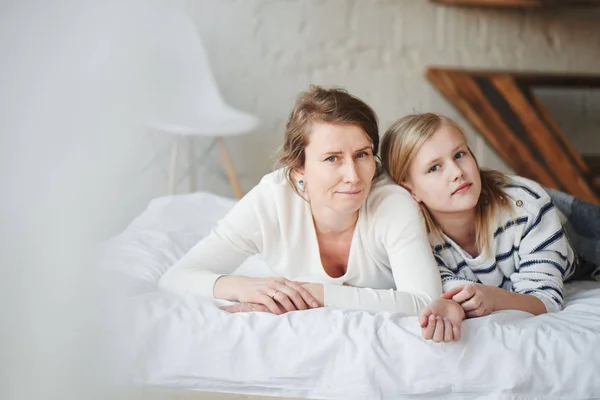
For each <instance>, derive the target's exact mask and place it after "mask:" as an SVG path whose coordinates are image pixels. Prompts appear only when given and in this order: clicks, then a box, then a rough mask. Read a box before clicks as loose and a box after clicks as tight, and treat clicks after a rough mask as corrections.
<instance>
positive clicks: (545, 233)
mask: <svg viewBox="0 0 600 400" xmlns="http://www.w3.org/2000/svg"><path fill="white" fill-rule="evenodd" d="M381 150H382V152H381V153H382V160H383V164H384V168H385V169H386V171H387V173H388V174H389V175H390V176H391V177H392V179H393V180H394V181H395V182H397V183H398V184H400V185H402V186H404V187H405V188H406V189H408V190H409V191H410V193H411V194H412V196H413V198H414V199H415V200H416V201H417V202H418V203H419V204H420V206H421V209H422V212H423V214H424V216H425V219H426V222H427V228H428V232H429V239H430V243H431V246H432V249H433V253H434V256H435V259H436V260H437V263H438V266H439V269H440V273H441V276H442V284H443V289H444V292H445V293H444V295H443V296H442V297H443V298H446V299H452V300H454V301H456V302H457V303H459V304H461V306H462V308H463V309H464V311H465V314H466V317H467V318H469V317H480V316H483V315H488V314H490V313H491V312H493V311H497V310H507V309H512V310H523V311H527V312H529V313H532V314H534V315H538V314H542V313H545V312H553V311H559V310H561V309H562V308H563V305H564V299H563V281H565V280H566V279H568V278H570V277H571V276H572V275H573V274H574V272H575V269H576V268H577V266H578V259H577V256H576V254H575V253H574V251H573V248H572V247H571V245H570V244H569V241H568V239H567V237H566V235H565V231H564V229H563V226H562V224H561V221H560V219H559V214H558V213H557V211H556V209H555V208H554V205H553V203H552V201H551V199H550V197H549V195H548V194H547V193H546V191H544V189H543V188H542V187H541V186H540V185H539V184H537V183H535V182H533V181H531V180H529V179H525V178H522V177H517V176H508V175H504V174H502V173H500V172H498V171H491V170H481V169H480V168H479V166H478V164H477V161H476V160H475V157H474V156H473V154H472V152H471V150H470V149H469V147H468V146H467V143H466V140H465V134H464V132H463V130H462V129H461V128H460V127H459V126H458V125H457V124H456V123H455V122H453V121H452V120H451V119H449V118H446V117H443V116H440V115H436V114H431V113H428V114H418V115H408V116H406V117H404V118H401V119H400V120H398V121H397V122H396V123H395V124H394V125H392V126H391V127H390V128H389V129H388V130H387V132H386V133H385V135H384V137H383V141H382V148H381ZM426 325H427V320H426V319H425V318H424V317H422V326H426Z"/></svg>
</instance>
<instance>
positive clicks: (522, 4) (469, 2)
mask: <svg viewBox="0 0 600 400" xmlns="http://www.w3.org/2000/svg"><path fill="white" fill-rule="evenodd" d="M432 1H433V2H434V3H439V4H446V5H451V6H469V7H502V8H536V7H537V8H540V7H598V6H600V0H432Z"/></svg>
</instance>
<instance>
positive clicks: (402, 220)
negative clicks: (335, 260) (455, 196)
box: [325, 186, 442, 315]
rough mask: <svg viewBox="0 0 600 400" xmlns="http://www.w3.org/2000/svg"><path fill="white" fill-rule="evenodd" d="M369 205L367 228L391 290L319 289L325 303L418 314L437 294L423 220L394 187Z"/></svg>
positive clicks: (438, 288)
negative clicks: (390, 276)
mask: <svg viewBox="0 0 600 400" xmlns="http://www.w3.org/2000/svg"><path fill="white" fill-rule="evenodd" d="M380 197H381V198H380V202H379V203H378V204H375V206H374V207H373V209H372V210H371V212H372V214H373V215H372V217H373V218H371V221H370V226H369V228H370V229H371V230H372V235H373V238H374V242H375V241H378V242H379V243H380V246H378V247H380V248H382V249H383V250H382V251H383V252H385V253H386V254H385V255H386V257H384V258H387V259H388V260H389V267H390V269H391V271H392V274H393V277H394V282H395V285H396V289H395V290H394V289H387V290H382V289H369V288H357V287H352V286H338V285H331V284H326V285H325V305H326V306H332V307H339V308H350V309H360V310H366V311H371V312H378V311H390V312H398V313H402V314H406V315H418V314H419V313H420V312H421V311H422V310H423V309H424V308H425V307H426V306H427V305H428V304H429V303H431V302H432V301H433V300H434V299H437V298H439V297H440V295H441V294H442V285H441V279H440V274H439V272H438V268H437V264H436V262H435V260H434V258H433V253H432V251H431V246H430V244H429V240H428V237H427V233H426V229H425V224H424V220H423V218H422V216H421V211H420V209H419V207H418V205H417V203H416V202H415V201H414V200H413V199H412V197H411V196H410V194H408V192H406V191H405V190H404V189H403V188H401V187H400V186H395V187H394V188H391V189H386V190H385V191H384V192H383V193H382V196H380Z"/></svg>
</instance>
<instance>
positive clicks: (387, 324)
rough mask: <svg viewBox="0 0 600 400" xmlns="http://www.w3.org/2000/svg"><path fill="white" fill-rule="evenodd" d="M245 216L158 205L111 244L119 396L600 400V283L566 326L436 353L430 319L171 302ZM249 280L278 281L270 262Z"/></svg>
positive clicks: (479, 338)
mask: <svg viewBox="0 0 600 400" xmlns="http://www.w3.org/2000/svg"><path fill="white" fill-rule="evenodd" d="M233 204H234V202H233V200H231V199H227V198H222V197H219V196H216V195H212V194H209V193H196V194H191V195H181V196H174V197H169V198H160V199H156V200H154V201H152V202H151V204H150V205H149V207H148V209H147V210H146V211H145V212H144V213H143V214H142V215H140V216H139V217H138V218H137V219H136V220H134V221H133V222H132V223H131V225H130V226H129V227H128V228H127V229H126V230H125V231H124V232H123V233H122V234H121V235H119V236H118V237H116V238H114V239H112V240H111V241H110V242H109V243H108V244H107V246H106V249H105V252H104V257H103V262H102V265H103V269H104V271H105V272H106V273H107V274H108V275H107V277H108V280H107V282H108V283H109V287H110V299H111V300H112V301H111V303H110V304H111V305H112V306H114V307H113V308H109V310H112V311H111V312H110V314H111V320H112V325H111V326H112V327H113V328H114V329H113V333H114V334H115V336H114V337H115V339H116V342H115V343H114V346H117V347H116V350H117V351H116V354H117V355H118V359H117V360H116V364H115V367H114V368H113V371H114V379H115V380H116V381H117V382H118V383H120V384H125V385H135V386H137V385H153V386H154V385H156V386H166V387H172V388H181V389H196V390H203V391H216V392H231V393H245V394H260V395H272V396H290V397H307V398H319V399H394V398H400V397H404V396H406V397H409V395H410V397H413V396H414V397H417V398H440V399H442V398H443V399H447V398H460V399H463V398H464V399H466V398H485V399H492V398H494V399H496V398H506V399H509V398H518V399H524V398H565V399H577V398H600V284H598V283H595V282H577V283H574V284H568V285H567V286H566V299H567V306H566V308H565V310H564V311H562V312H559V313H555V314H551V315H542V316H538V317H532V316H531V315H529V314H527V313H524V312H518V311H506V312H498V313H494V314H492V315H491V316H488V317H484V318H479V319H475V320H469V321H466V322H465V323H464V325H463V339H462V340H461V341H460V342H458V343H449V344H445V343H440V344H436V343H432V342H427V341H425V340H423V339H422V338H421V335H420V329H419V327H418V324H417V320H416V317H402V316H400V315H397V314H390V313H379V314H376V315H372V314H369V313H367V312H362V311H347V310H336V309H325V308H323V309H315V310H309V311H298V312H292V313H288V314H285V315H283V316H275V315H271V314H266V313H241V314H228V313H226V312H224V311H221V310H220V309H219V308H218V307H216V303H215V302H214V301H212V300H208V299H198V298H191V297H187V298H182V297H178V296H174V295H170V294H166V293H162V292H159V291H158V290H157V288H156V284H157V282H158V279H159V277H160V276H161V274H162V273H163V272H164V271H165V270H166V269H167V268H169V266H170V265H172V264H173V263H174V262H175V261H176V260H177V259H178V258H179V257H181V256H182V255H183V254H184V253H185V252H186V251H187V250H188V249H189V248H190V247H191V246H192V245H193V244H194V243H196V241H197V240H199V239H200V238H201V237H203V236H204V235H206V234H207V233H208V232H209V230H210V228H211V227H212V226H213V225H214V224H215V222H216V221H217V220H218V219H219V218H220V217H221V216H222V215H224V214H225V213H226V212H227V210H228V209H229V208H230V207H231V206H232V205H233ZM238 273H240V274H247V275H255V276H265V275H267V276H268V275H270V271H269V270H268V268H266V266H265V265H264V264H263V263H262V262H261V261H260V259H259V258H257V257H254V258H250V259H249V260H248V261H247V262H246V263H245V264H244V265H243V266H242V267H241V268H240V269H239V270H238Z"/></svg>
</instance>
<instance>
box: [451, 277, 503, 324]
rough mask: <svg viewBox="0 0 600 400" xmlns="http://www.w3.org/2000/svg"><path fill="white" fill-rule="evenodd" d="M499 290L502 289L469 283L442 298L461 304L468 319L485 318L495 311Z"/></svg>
mask: <svg viewBox="0 0 600 400" xmlns="http://www.w3.org/2000/svg"><path fill="white" fill-rule="evenodd" d="M497 290H502V289H499V288H497V287H495V286H489V285H482V284H480V283H469V284H467V285H463V286H459V287H456V288H454V289H452V290H449V291H447V292H446V293H444V294H443V295H442V296H441V298H442V299H452V300H454V301H455V302H457V303H458V304H460V306H461V307H462V309H463V310H464V311H465V313H466V316H467V318H475V317H483V316H484V315H489V314H491V313H492V312H493V311H494V310H495V301H496V291H497Z"/></svg>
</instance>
